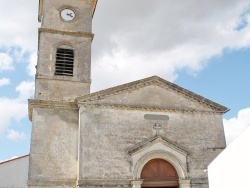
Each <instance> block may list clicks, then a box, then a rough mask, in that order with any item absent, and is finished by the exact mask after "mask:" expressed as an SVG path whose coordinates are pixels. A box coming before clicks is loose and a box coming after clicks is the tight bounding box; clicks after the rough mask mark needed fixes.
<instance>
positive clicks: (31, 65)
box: [27, 52, 37, 76]
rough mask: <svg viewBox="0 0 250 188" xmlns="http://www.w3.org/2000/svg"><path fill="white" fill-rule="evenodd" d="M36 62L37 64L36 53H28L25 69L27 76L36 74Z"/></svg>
mask: <svg viewBox="0 0 250 188" xmlns="http://www.w3.org/2000/svg"><path fill="white" fill-rule="evenodd" d="M36 64H37V53H36V52H33V53H31V55H30V58H29V62H28V66H27V71H28V74H29V76H35V74H36Z"/></svg>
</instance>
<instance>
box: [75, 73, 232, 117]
mask: <svg viewBox="0 0 250 188" xmlns="http://www.w3.org/2000/svg"><path fill="white" fill-rule="evenodd" d="M76 101H77V103H78V104H93V105H103V106H105V105H106V106H114V107H124V108H135V109H136V108H144V109H155V110H173V111H176V110H180V111H208V112H221V113H225V112H226V111H227V110H228V109H227V108H226V107H224V106H221V105H219V104H217V103H215V102H213V101H211V100H208V99H206V98H204V97H202V96H199V95H197V94H195V93H193V92H191V91H188V90H186V89H184V88H181V87H179V86H178V85H176V84H173V83H171V82H168V81H166V80H163V79H161V78H159V77H157V76H153V77H149V78H146V79H142V80H138V81H135V82H131V83H128V84H124V85H120V86H116V87H113V88H109V89H106V90H102V91H99V92H95V93H92V94H89V95H85V96H82V97H78V98H77V99H76Z"/></svg>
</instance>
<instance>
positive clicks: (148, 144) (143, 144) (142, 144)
mask: <svg viewBox="0 0 250 188" xmlns="http://www.w3.org/2000/svg"><path fill="white" fill-rule="evenodd" d="M156 143H161V144H163V145H165V146H166V147H168V148H171V149H173V150H175V151H177V152H178V153H181V154H183V155H185V156H187V155H188V152H187V151H185V150H184V149H182V148H181V147H179V146H177V145H176V144H174V143H172V142H171V141H169V140H168V139H167V138H165V137H162V136H159V135H158V136H154V137H151V138H149V139H147V140H145V141H142V142H140V143H138V144H137V145H135V146H134V147H132V148H130V149H129V150H128V153H129V154H130V155H134V154H136V153H138V152H140V151H141V150H144V149H145V148H148V147H151V146H153V145H154V144H156Z"/></svg>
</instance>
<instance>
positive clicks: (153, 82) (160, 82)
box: [76, 76, 228, 113]
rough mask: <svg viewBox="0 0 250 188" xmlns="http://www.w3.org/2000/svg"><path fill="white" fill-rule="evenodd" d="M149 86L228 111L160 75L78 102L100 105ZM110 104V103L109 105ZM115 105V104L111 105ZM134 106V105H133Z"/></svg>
mask: <svg viewBox="0 0 250 188" xmlns="http://www.w3.org/2000/svg"><path fill="white" fill-rule="evenodd" d="M147 86H159V87H161V88H163V89H166V90H171V91H173V92H175V93H177V94H178V95H181V96H183V97H185V98H186V99H188V100H191V101H194V102H196V103H199V104H201V105H203V106H205V107H208V108H210V109H212V111H214V112H217V113H225V112H227V111H228V108H226V107H224V106H222V105H220V104H217V103H215V102H213V101H211V100H209V99H206V98H204V97H202V96H200V95H197V94H195V93H193V92H191V91H189V90H186V89H184V88H182V87H180V86H178V85H176V84H174V83H171V82H168V81H166V80H164V79H162V78H160V77H158V76H153V77H149V78H145V79H142V80H137V81H134V82H130V83H127V84H123V85H119V86H116V87H112V88H108V89H105V90H102V91H99V92H95V93H91V94H88V95H84V96H81V97H78V98H76V103H77V104H78V105H79V104H80V105H81V104H88V105H89V104H95V105H98V101H100V100H102V99H105V98H108V97H112V96H115V95H119V94H122V93H128V92H132V91H135V90H139V89H141V88H143V87H147ZM101 105H103V104H101ZM108 105H109V104H107V105H106V106H108ZM109 106H110V105H109ZM111 106H114V105H111ZM123 107H126V108H131V107H129V106H125V105H124V106H123ZM132 108H134V107H132ZM136 108H140V107H139V106H137V107H136ZM168 110H178V111H179V110H182V111H183V110H185V109H168ZM187 110H188V111H194V110H195V109H187Z"/></svg>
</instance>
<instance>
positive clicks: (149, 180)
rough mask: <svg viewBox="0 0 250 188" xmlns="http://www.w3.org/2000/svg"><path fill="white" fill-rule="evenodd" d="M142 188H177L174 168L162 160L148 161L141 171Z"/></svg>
mask: <svg viewBox="0 0 250 188" xmlns="http://www.w3.org/2000/svg"><path fill="white" fill-rule="evenodd" d="M141 179H143V183H142V187H144V188H158V187H160V188H165V187H166V188H179V181H178V180H179V177H178V174H177V171H176V169H175V168H174V166H173V165H172V164H171V163H169V162H168V161H165V160H163V159H153V160H150V161H149V162H148V163H147V164H146V165H145V166H144V167H143V169H142V172H141Z"/></svg>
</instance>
